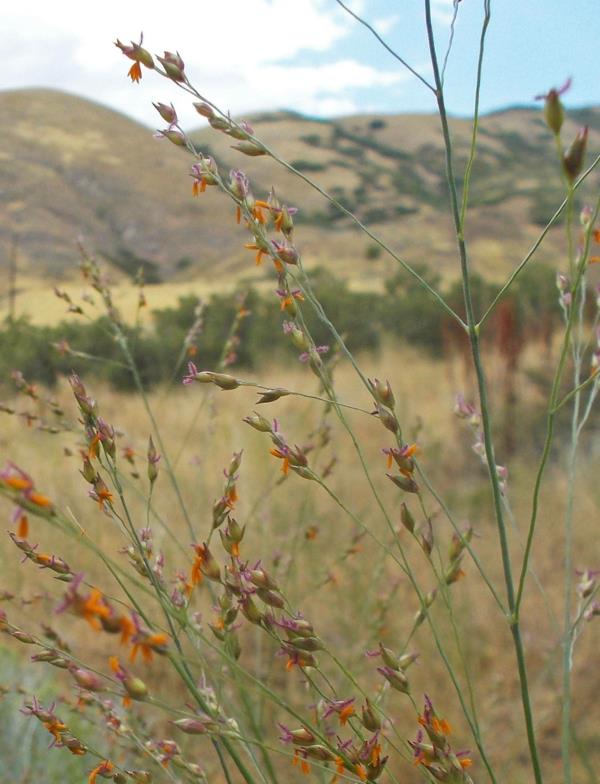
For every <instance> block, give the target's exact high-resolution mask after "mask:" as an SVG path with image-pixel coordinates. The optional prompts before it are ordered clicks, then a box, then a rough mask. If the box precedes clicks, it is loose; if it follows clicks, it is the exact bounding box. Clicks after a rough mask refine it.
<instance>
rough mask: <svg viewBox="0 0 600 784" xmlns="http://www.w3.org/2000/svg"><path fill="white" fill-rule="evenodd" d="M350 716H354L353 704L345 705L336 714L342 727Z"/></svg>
mask: <svg viewBox="0 0 600 784" xmlns="http://www.w3.org/2000/svg"><path fill="white" fill-rule="evenodd" d="M350 716H354V705H346V706H344V707H343V708H342V710H341V711H340V712H339V714H338V718H339V720H340V724H341V725H342V727H343V726H344V725H345V724H346V722H347V721H348V719H349V718H350Z"/></svg>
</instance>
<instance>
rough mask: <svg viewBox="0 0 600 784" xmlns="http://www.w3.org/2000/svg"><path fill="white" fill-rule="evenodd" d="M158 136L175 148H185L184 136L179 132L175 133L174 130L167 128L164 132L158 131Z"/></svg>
mask: <svg viewBox="0 0 600 784" xmlns="http://www.w3.org/2000/svg"><path fill="white" fill-rule="evenodd" d="M158 133H159V134H160V136H164V137H165V139H168V140H169V141H170V142H171V144H174V145H175V146H176V147H186V146H187V142H186V139H185V136H184V135H183V134H182V133H181V131H176V130H175V129H174V128H167V130H166V131H159V132H158Z"/></svg>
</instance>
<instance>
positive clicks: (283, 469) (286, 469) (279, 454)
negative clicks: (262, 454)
mask: <svg viewBox="0 0 600 784" xmlns="http://www.w3.org/2000/svg"><path fill="white" fill-rule="evenodd" d="M269 454H271V455H273V457H277V458H279V459H280V460H283V464H282V466H281V472H282V473H283V474H284V476H287V474H288V473H289V470H290V458H289V456H288V454H287V453H286V452H282V451H281V450H280V449H271V451H270V453H269Z"/></svg>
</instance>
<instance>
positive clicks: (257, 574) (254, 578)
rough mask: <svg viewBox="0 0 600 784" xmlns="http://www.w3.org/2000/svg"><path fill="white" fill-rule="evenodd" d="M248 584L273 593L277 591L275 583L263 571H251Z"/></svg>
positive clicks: (277, 587)
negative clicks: (268, 589) (267, 589)
mask: <svg viewBox="0 0 600 784" xmlns="http://www.w3.org/2000/svg"><path fill="white" fill-rule="evenodd" d="M250 582H251V583H252V585H256V587H257V588H270V589H271V590H273V591H278V590H279V586H278V585H277V583H276V581H275V580H274V579H273V578H272V577H271V575H269V574H267V572H265V570H264V569H251V570H250Z"/></svg>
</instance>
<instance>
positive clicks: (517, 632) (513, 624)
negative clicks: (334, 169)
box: [425, 0, 543, 784]
mask: <svg viewBox="0 0 600 784" xmlns="http://www.w3.org/2000/svg"><path fill="white" fill-rule="evenodd" d="M425 21H426V27H427V38H428V42H429V51H430V56H431V64H432V68H433V73H434V80H435V84H436V88H437V93H436V99H437V104H438V111H439V115H440V121H441V125H442V133H443V137H444V147H445V151H446V170H447V181H448V186H449V189H450V203H451V209H452V216H453V220H454V225H455V230H456V236H457V243H458V250H459V256H460V266H461V276H462V285H463V294H464V300H465V310H466V315H467V325H468V334H469V340H470V344H471V353H472V356H473V363H474V366H475V373H476V376H477V387H478V391H479V400H480V404H481V419H482V427H483V435H484V445H485V454H486V460H487V464H488V472H489V477H490V483H491V489H492V497H493V505H494V514H495V518H496V524H497V529H498V535H499V540H500V550H501V555H502V567H503V571H504V580H505V585H506V594H507V601H508V609H509V612H510V617H509V624H510V628H511V633H512V637H513V643H514V648H515V655H516V659H517V666H518V672H519V683H520V689H521V701H522V705H523V713H524V718H525V725H526V729H527V740H528V746H529V754H530V757H531V764H532V768H533V773H534V778H535V781H536V784H542V782H543V776H542V770H541V765H540V759H539V752H538V748H537V742H536V737H535V727H534V720H533V713H532V708H531V698H530V693H529V684H528V676H527V667H526V663H525V652H524V648H523V640H522V637H521V629H520V623H519V618H518V615H516V614H515V608H516V603H515V589H514V582H513V576H512V565H511V559H510V552H509V548H508V536H507V530H506V523H505V520H504V511H503V507H502V493H501V490H500V483H499V479H498V474H497V471H496V460H495V456H494V446H493V441H492V426H491V417H490V410H489V401H488V397H487V384H486V379H485V373H484V369H483V364H482V359H481V348H480V338H479V328H478V326H477V322H476V319H475V314H474V310H473V299H472V294H471V282H470V272H469V262H468V256H467V249H466V243H465V239H464V230H463V226H462V225H461V221H460V212H459V207H458V196H457V190H456V178H455V175H454V164H453V154H452V141H451V137H450V131H449V128H448V117H447V113H446V107H445V102H444V91H443V87H442V84H441V80H440V74H439V69H438V62H437V54H436V48H435V39H434V34H433V25H432V19H431V0H425ZM478 78H479V79H480V74H478Z"/></svg>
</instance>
